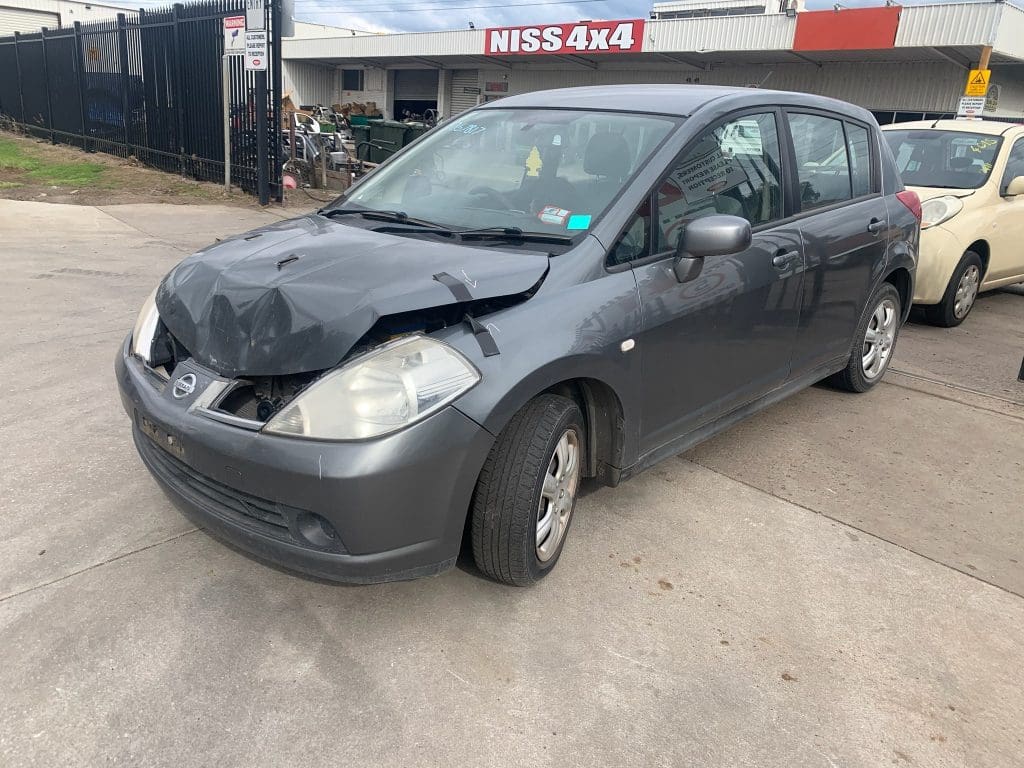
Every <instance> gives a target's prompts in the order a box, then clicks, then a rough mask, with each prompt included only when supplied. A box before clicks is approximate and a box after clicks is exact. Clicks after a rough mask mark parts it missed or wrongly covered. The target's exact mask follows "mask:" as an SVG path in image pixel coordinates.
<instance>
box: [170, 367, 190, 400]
mask: <svg viewBox="0 0 1024 768" xmlns="http://www.w3.org/2000/svg"><path fill="white" fill-rule="evenodd" d="M195 391H196V375H195V374H194V373H186V374H185V375H184V376H182V377H181V378H180V379H178V380H177V381H175V382H174V389H172V390H171V394H172V395H174V397H175V398H177V399H178V400H180V399H181V398H183V397H188V396H189V395H191V394H192V393H193V392H195Z"/></svg>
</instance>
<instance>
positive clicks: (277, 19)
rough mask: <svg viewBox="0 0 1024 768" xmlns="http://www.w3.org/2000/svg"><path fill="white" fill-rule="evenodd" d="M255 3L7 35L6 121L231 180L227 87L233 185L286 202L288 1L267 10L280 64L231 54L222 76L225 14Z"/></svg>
mask: <svg viewBox="0 0 1024 768" xmlns="http://www.w3.org/2000/svg"><path fill="white" fill-rule="evenodd" d="M246 5H255V2H254V0H248V1H247V0H203V1H202V2H197V3H190V4H189V5H187V6H185V5H181V4H176V5H173V6H171V7H168V8H163V9H156V10H140V11H138V12H137V13H121V14H118V15H117V18H116V19H111V20H110V21H106V22H97V23H90V24H81V23H78V22H75V24H74V26H73V27H67V28H64V29H58V30H48V29H45V28H44V29H42V30H41V31H40V32H34V33H31V34H15V35H14V36H13V37H4V38H0V73H4V76H3V77H0V114H3V115H6V116H7V117H8V118H9V119H11V120H13V121H14V122H15V123H17V124H18V125H20V126H21V127H22V128H23V129H24V130H26V131H28V132H29V133H31V134H32V135H34V136H37V137H41V138H47V139H49V140H50V141H52V142H53V143H55V144H56V143H65V144H73V145H76V146H80V147H82V148H83V149H85V150H87V151H100V152H107V153H110V154H113V155H118V156H120V157H128V156H134V157H136V158H137V159H138V160H139V161H141V162H143V163H145V164H146V165H151V166H154V167H156V168H160V169H162V170H165V171H171V172H175V173H180V174H182V175H186V176H191V177H193V178H196V179H202V180H206V181H220V180H222V179H223V178H224V171H225V152H224V131H225V119H224V107H223V95H224V89H225V88H226V89H227V92H228V95H229V99H230V106H229V121H228V123H229V131H230V145H231V154H230V161H231V178H232V181H233V182H235V183H237V184H238V185H239V186H241V187H242V188H243V189H245V190H247V191H249V192H253V193H256V194H258V195H259V197H260V202H262V203H266V202H268V200H269V198H270V197H271V196H273V197H274V198H276V199H277V200H281V196H282V187H281V165H280V158H281V150H280V137H281V131H280V129H279V126H280V125H281V116H280V103H281V100H280V96H279V94H280V93H281V13H280V0H267V2H266V4H265V6H264V10H263V18H264V23H265V26H266V29H267V39H268V42H269V46H270V51H269V53H270V56H269V57H268V69H267V70H266V71H264V72H248V71H245V70H244V67H243V57H242V56H231V57H229V59H230V61H229V78H228V82H227V83H225V82H223V81H222V77H221V56H222V55H223V53H224V50H223V48H224V35H223V33H222V28H223V19H224V17H226V16H236V15H245V13H246ZM261 5H262V3H261Z"/></svg>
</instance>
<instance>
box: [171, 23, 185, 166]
mask: <svg viewBox="0 0 1024 768" xmlns="http://www.w3.org/2000/svg"><path fill="white" fill-rule="evenodd" d="M183 8H184V6H183V5H182V4H181V3H175V4H174V5H173V6H172V7H171V17H172V18H173V20H174V87H173V88H172V89H171V92H172V93H173V94H174V114H175V117H176V118H177V121H176V122H177V135H176V137H175V138H176V143H177V145H178V165H179V168H180V173H181V175H182V176H184V175H185V111H184V109H182V106H183V105H182V93H181V20H180V18H179V16H180V15H181V11H182V9H183Z"/></svg>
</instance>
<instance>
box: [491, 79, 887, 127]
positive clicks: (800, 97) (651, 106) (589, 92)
mask: <svg viewBox="0 0 1024 768" xmlns="http://www.w3.org/2000/svg"><path fill="white" fill-rule="evenodd" d="M725 99H728V101H729V105H730V106H731V107H735V108H742V107H745V106H764V105H775V104H780V105H787V106H803V107H812V108H814V107H816V108H818V109H827V110H830V111H833V112H841V113H844V114H847V115H849V116H851V117H855V118H857V119H861V120H865V119H867V120H872V119H873V118H871V116H870V113H869V112H867V111H866V110H864V109H861V108H860V107H857V106H854V105H852V104H848V103H846V102H844V101H837V100H836V99H830V98H827V97H825V96H816V95H813V94H809V93H791V92H789V91H772V90H765V89H761V88H734V87H730V86H724V85H684V84H671V83H670V84H652V85H642V84H640V85H594V86H585V87H582V88H557V89H554V90H549V91H531V92H530V93H523V94H519V95H517V96H507V97H505V98H503V99H499V100H497V101H492V102H489V103H487V104H485V105H481V106H480V107H479V109H502V108H505V107H514V108H524V107H526V108H534V107H536V108H544V107H548V108H554V107H557V108H562V109H601V110H606V111H609V112H648V113H652V114H660V115H676V116H679V117H689V116H690V115H692V114H693V113H695V112H696V111H697V110H699V109H700V108H702V107H703V106H705V105H706V104H709V103H710V102H712V101H718V100H725Z"/></svg>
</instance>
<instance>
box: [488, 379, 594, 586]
mask: <svg viewBox="0 0 1024 768" xmlns="http://www.w3.org/2000/svg"><path fill="white" fill-rule="evenodd" d="M585 440H586V434H585V431H584V428H583V416H582V414H581V413H580V409H579V407H577V405H576V403H575V402H573V401H572V400H570V399H569V398H566V397H561V396H560V395H541V396H539V397H537V398H534V399H533V400H531V401H530V402H529V403H527V404H526V405H525V406H524V407H523V409H522V410H521V411H519V413H517V414H516V415H515V416H514V417H513V418H512V421H510V422H509V424H508V426H507V427H505V429H504V430H502V432H501V434H500V435H499V436H498V440H497V442H495V444H494V447H493V448H491V452H490V454H489V455H488V456H487V460H486V461H485V462H484V467H483V469H482V470H481V472H480V478H479V480H477V484H476V490H475V491H474V492H473V503H472V509H471V511H470V513H471V514H472V516H473V517H472V525H471V538H472V541H473V559H474V560H476V564H477V567H478V568H480V570H481V571H483V572H484V573H485V574H487V575H488V576H490V577H491V578H492V579H495V580H496V581H501V582H504V583H506V584H514V585H516V586H520V587H522V586H527V585H529V584H533V583H534V582H536V581H538V580H540V579H542V578H543V577H544V576H546V575H547V573H548V572H549V571H550V570H551V569H552V568H553V567H554V566H555V563H557V562H558V557H559V555H561V553H562V547H563V545H564V544H565V534H566V532H567V531H568V529H569V524H570V523H571V522H572V512H573V508H574V507H575V505H576V493H577V491H578V490H579V485H580V477H581V474H582V473H581V461H582V458H583V456H584V453H583V451H584V446H585V445H586V442H585Z"/></svg>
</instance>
